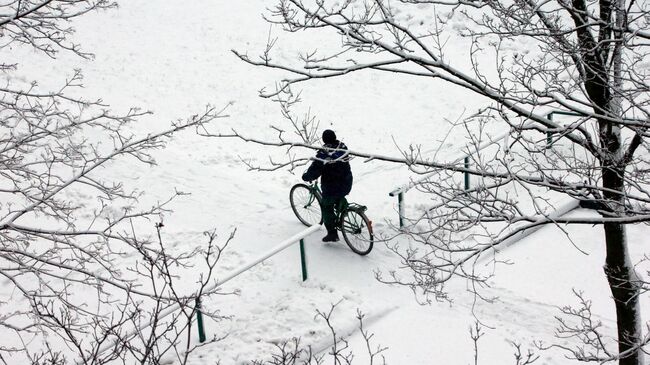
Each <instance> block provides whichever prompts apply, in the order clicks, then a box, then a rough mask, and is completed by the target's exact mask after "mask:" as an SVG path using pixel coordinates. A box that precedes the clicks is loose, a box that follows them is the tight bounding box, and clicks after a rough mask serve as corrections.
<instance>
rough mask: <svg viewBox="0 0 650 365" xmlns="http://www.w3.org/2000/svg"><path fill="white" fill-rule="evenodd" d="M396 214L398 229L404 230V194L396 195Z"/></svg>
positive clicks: (401, 192)
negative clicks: (397, 216) (397, 215)
mask: <svg viewBox="0 0 650 365" xmlns="http://www.w3.org/2000/svg"><path fill="white" fill-rule="evenodd" d="M397 213H398V214H399V228H400V229H402V228H404V192H403V191H400V192H399V194H397Z"/></svg>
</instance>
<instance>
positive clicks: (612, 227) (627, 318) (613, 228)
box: [603, 167, 643, 365]
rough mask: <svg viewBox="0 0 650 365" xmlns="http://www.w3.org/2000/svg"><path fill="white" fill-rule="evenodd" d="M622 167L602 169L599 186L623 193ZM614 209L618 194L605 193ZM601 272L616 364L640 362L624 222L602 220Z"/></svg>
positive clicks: (633, 283) (638, 317)
mask: <svg viewBox="0 0 650 365" xmlns="http://www.w3.org/2000/svg"><path fill="white" fill-rule="evenodd" d="M624 171H625V169H624V168H617V169H615V168H609V167H604V168H603V186H604V187H605V188H609V189H615V190H616V191H620V192H623V174H624V173H625V172H624ZM607 195H609V196H606V198H607V200H608V202H611V203H614V204H616V206H613V207H612V208H613V210H614V211H615V212H621V213H622V211H623V208H622V207H623V203H624V199H623V196H622V195H618V196H616V195H614V194H611V193H610V194H607ZM604 229H605V244H606V249H607V257H606V259H605V274H606V275H607V281H608V282H609V288H610V290H611V292H612V296H613V299H614V304H615V305H616V324H617V327H618V351H619V354H622V358H621V359H620V360H619V365H642V364H643V352H642V351H641V350H640V349H639V348H636V349H635V347H636V346H638V345H639V343H640V342H641V335H642V334H641V311H640V308H639V293H640V291H639V286H638V284H639V282H638V280H637V276H636V273H635V271H634V267H633V266H632V263H631V261H630V257H629V252H628V245H627V235H626V229H625V225H624V224H620V223H606V224H605V225H604Z"/></svg>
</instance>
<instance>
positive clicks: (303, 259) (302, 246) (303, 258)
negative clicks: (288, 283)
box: [300, 239, 307, 281]
mask: <svg viewBox="0 0 650 365" xmlns="http://www.w3.org/2000/svg"><path fill="white" fill-rule="evenodd" d="M300 266H301V268H302V281H305V280H307V257H306V256H305V240H304V239H300Z"/></svg>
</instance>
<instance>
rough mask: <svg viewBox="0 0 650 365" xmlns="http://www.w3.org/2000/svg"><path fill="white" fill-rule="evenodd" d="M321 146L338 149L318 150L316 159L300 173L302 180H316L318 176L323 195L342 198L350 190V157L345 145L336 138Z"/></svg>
mask: <svg viewBox="0 0 650 365" xmlns="http://www.w3.org/2000/svg"><path fill="white" fill-rule="evenodd" d="M323 147H327V148H336V149H338V150H340V151H331V150H325V149H323V150H318V152H317V153H316V160H314V161H313V162H312V163H311V165H310V166H309V169H307V171H306V172H305V173H304V174H303V175H302V179H303V180H304V181H312V180H316V179H318V178H319V177H320V178H321V179H320V182H321V189H322V190H323V196H324V197H332V198H342V197H344V196H346V195H348V194H350V190H352V170H350V162H349V160H350V158H349V157H348V156H347V152H346V151H345V150H347V149H348V148H347V146H346V145H345V144H344V143H343V142H339V141H338V140H337V141H336V142H335V143H331V144H325V145H324V146H323Z"/></svg>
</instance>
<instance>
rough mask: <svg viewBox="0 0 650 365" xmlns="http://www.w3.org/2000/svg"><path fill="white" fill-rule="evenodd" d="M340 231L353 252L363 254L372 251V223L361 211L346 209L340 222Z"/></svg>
mask: <svg viewBox="0 0 650 365" xmlns="http://www.w3.org/2000/svg"><path fill="white" fill-rule="evenodd" d="M341 232H342V233H343V238H344V239H345V242H346V243H347V244H348V246H350V248H351V249H352V251H354V252H355V253H357V254H359V255H362V256H363V255H367V254H369V253H370V251H372V246H373V243H374V236H373V233H372V223H371V222H370V220H369V219H368V217H366V215H365V214H364V213H363V212H360V211H356V210H348V211H346V212H345V213H344V215H343V219H342V222H341Z"/></svg>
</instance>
